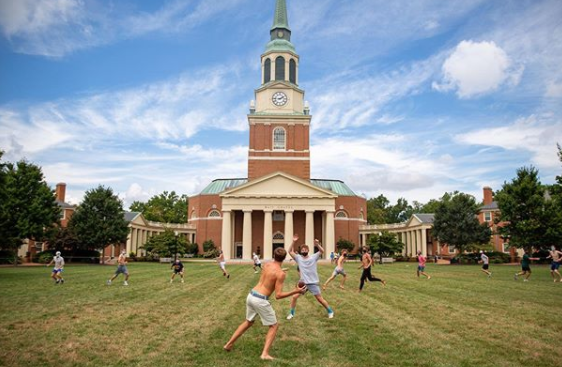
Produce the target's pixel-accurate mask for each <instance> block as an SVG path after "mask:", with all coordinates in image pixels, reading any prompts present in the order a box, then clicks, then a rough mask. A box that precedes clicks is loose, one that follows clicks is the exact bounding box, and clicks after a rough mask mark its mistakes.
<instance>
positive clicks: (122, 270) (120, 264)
mask: <svg viewBox="0 0 562 367" xmlns="http://www.w3.org/2000/svg"><path fill="white" fill-rule="evenodd" d="M119 274H123V275H124V276H125V281H124V282H123V285H129V283H127V281H128V280H129V271H128V270H127V251H125V250H123V251H122V252H121V254H119V258H118V259H117V270H116V271H115V275H113V276H112V277H111V279H109V280H108V281H107V285H111V282H112V281H113V280H115V278H117V277H118V276H119Z"/></svg>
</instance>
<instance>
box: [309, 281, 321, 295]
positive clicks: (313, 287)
mask: <svg viewBox="0 0 562 367" xmlns="http://www.w3.org/2000/svg"><path fill="white" fill-rule="evenodd" d="M306 291H307V292H310V293H312V294H313V295H315V296H319V295H320V294H321V293H322V292H320V286H319V285H318V284H307V285H306Z"/></svg>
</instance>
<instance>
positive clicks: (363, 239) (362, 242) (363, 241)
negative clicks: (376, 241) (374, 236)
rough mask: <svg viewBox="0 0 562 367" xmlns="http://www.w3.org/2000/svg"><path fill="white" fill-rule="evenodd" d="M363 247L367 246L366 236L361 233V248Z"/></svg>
mask: <svg viewBox="0 0 562 367" xmlns="http://www.w3.org/2000/svg"><path fill="white" fill-rule="evenodd" d="M363 246H367V234H366V233H363V234H362V235H361V247H363Z"/></svg>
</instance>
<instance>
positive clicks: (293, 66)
mask: <svg viewBox="0 0 562 367" xmlns="http://www.w3.org/2000/svg"><path fill="white" fill-rule="evenodd" d="M289 81H290V82H291V83H293V84H297V63H296V62H295V60H293V59H291V61H290V62H289Z"/></svg>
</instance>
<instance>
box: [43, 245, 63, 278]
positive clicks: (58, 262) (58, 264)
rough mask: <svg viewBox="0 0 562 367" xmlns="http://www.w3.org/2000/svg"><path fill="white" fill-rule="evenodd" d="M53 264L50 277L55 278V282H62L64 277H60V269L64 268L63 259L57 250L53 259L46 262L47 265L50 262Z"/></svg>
mask: <svg viewBox="0 0 562 367" xmlns="http://www.w3.org/2000/svg"><path fill="white" fill-rule="evenodd" d="M53 263H54V264H55V267H54V268H53V271H52V272H51V278H53V279H54V280H55V284H63V283H64V279H63V277H62V270H63V269H64V259H63V258H62V256H60V251H57V252H56V254H55V257H53V260H51V262H50V263H48V264H47V267H49V266H51V264H53Z"/></svg>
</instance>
